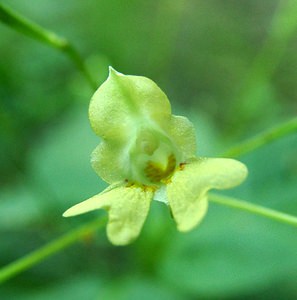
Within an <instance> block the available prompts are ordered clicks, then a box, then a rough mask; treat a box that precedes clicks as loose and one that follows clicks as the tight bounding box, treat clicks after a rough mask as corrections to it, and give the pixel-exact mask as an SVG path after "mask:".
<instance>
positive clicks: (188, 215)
mask: <svg viewBox="0 0 297 300" xmlns="http://www.w3.org/2000/svg"><path fill="white" fill-rule="evenodd" d="M246 176H247V168H246V166H245V165H244V164H242V163H241V162H239V161H237V160H234V159H228V158H201V159H198V160H196V161H193V162H191V163H189V164H186V165H184V166H183V167H182V169H181V170H180V171H176V173H175V174H174V176H173V177H172V178H171V182H170V183H169V184H168V186H167V197H168V201H169V204H170V207H171V210H172V214H173V216H174V219H175V221H176V223H177V228H178V230H180V231H188V230H191V229H192V228H193V227H195V226H196V225H197V224H198V223H199V222H200V221H201V220H202V218H203V217H204V215H205V213H206V211H207V194H206V193H207V191H208V190H209V189H211V188H215V189H228V188H232V187H234V186H236V185H239V184H240V183H241V182H242V181H243V180H244V179H245V178H246Z"/></svg>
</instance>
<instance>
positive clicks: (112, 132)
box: [89, 68, 171, 142]
mask: <svg viewBox="0 0 297 300" xmlns="http://www.w3.org/2000/svg"><path fill="white" fill-rule="evenodd" d="M170 114H171V107H170V103H169V100H168V99H167V97H166V95H165V94H164V92H163V91H162V90H161V89H160V88H159V87H158V86H157V85H156V84H155V83H154V82H153V81H152V80H150V79H148V78H146V77H142V76H131V75H123V74H121V73H118V72H117V71H115V70H114V69H112V68H110V72H109V76H108V79H107V80H106V81H105V82H104V83H103V84H102V85H101V86H100V87H99V88H98V90H97V91H96V92H95V94H94V95H93V97H92V100H91V103H90V107H89V117H90V122H91V126H92V128H93V130H94V131H95V133H96V134H97V135H99V136H101V137H102V138H103V139H112V140H116V141H119V142H125V141H126V140H128V139H129V137H130V135H131V131H133V129H134V128H135V127H137V126H139V123H143V122H144V121H152V122H154V123H156V124H158V125H159V126H161V127H162V126H163V124H164V125H165V126H166V122H168V121H169V120H170Z"/></svg>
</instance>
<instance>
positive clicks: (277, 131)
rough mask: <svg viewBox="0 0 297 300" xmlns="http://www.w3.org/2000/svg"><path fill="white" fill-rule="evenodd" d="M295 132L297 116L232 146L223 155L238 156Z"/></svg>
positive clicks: (296, 130) (296, 129)
mask: <svg viewBox="0 0 297 300" xmlns="http://www.w3.org/2000/svg"><path fill="white" fill-rule="evenodd" d="M294 132H297V117H295V118H293V119H291V120H289V121H287V122H284V123H282V124H280V125H278V126H276V127H274V128H272V129H270V130H267V131H265V132H263V133H260V134H258V135H256V136H254V137H252V138H250V139H248V140H247V141H245V142H242V143H240V144H238V145H236V146H235V147H232V148H231V149H229V150H228V151H226V152H225V153H223V155H222V156H224V157H238V156H241V155H244V154H246V153H249V152H252V151H253V150H256V149H258V148H260V147H262V146H264V145H266V144H269V143H271V142H273V141H275V140H277V139H279V138H281V137H284V136H286V135H288V134H291V133H294Z"/></svg>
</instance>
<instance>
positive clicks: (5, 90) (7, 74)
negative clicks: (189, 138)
mask: <svg viewBox="0 0 297 300" xmlns="http://www.w3.org/2000/svg"><path fill="white" fill-rule="evenodd" d="M2 2H3V3H5V2H6V4H7V5H9V7H11V8H13V9H15V10H16V11H17V12H19V13H20V14H22V15H23V16H26V17H27V18H29V19H31V20H33V21H34V22H36V23H38V24H40V25H41V26H44V27H45V28H48V29H50V30H52V31H54V32H56V33H57V34H59V35H61V36H64V37H66V38H67V39H69V40H70V41H71V42H73V43H74V44H75V46H76V47H77V49H78V50H79V52H80V53H81V54H82V56H83V57H84V58H85V61H86V63H87V65H88V67H89V69H90V71H91V72H92V74H93V76H94V78H96V80H97V83H98V85H99V84H100V83H102V82H103V81H104V80H105V78H106V76H107V71H108V66H109V65H112V66H113V67H114V68H115V69H116V70H118V71H120V72H122V73H124V74H133V75H143V76H147V77H149V78H151V79H153V80H154V81H155V82H156V83H157V84H158V85H159V86H160V87H161V88H162V89H163V90H164V91H165V93H166V94H167V95H168V97H169V99H170V100H171V103H172V109H173V112H174V113H175V114H182V115H186V116H187V117H188V118H189V119H190V120H191V121H192V122H193V123H194V124H195V127H196V129H197V138H198V154H199V155H205V156H215V155H220V154H221V153H222V152H223V151H225V150H227V149H228V148H229V147H230V146H232V145H234V144H235V143H237V142H240V141H242V140H244V139H245V138H248V137H251V136H253V135H254V134H255V133H258V132H261V131H262V130H264V129H268V128H270V127H272V126H274V125H276V124H279V123H280V122H282V121H285V120H289V119H290V118H292V117H294V116H296V111H297V101H296V98H297V85H296V81H297V2H296V1H295V0H289V1H285V0H279V1H276V0H271V1H264V0H263V1H258V0H249V1H248V0H226V1H219V0H210V1H198V0H184V1H183V0H176V1H172V0H161V1H144V0H141V1H140V0H138V1H136V0H130V1H120V0H98V1H95V0H86V1H69V0H68V1H61V2H57V1H50V0H43V1H37V2H36V1H33V0H26V1H21V0H11V1H2ZM0 57H1V64H0V82H1V85H0V97H1V98H0V145H1V147H0V163H1V172H0V182H1V184H0V265H1V266H4V265H6V264H7V263H9V262H11V261H13V260H15V259H17V258H19V257H21V256H23V255H25V254H26V253H29V252H30V251H32V250H34V249H36V248H38V247H40V246H42V245H44V244H45V243H47V242H48V241H51V240H53V239H55V238H56V237H59V236H60V235H62V234H63V233H65V232H67V231H69V230H71V229H73V228H75V227H76V226H78V225H79V224H83V223H85V222H87V221H88V220H92V219H94V218H97V217H98V216H101V215H104V212H93V213H90V214H87V215H83V216H80V217H77V218H73V219H64V218H62V216H61V215H62V213H63V212H64V211H65V210H66V209H67V208H69V207H70V206H72V205H73V204H75V203H77V202H80V201H81V200H83V199H86V198H88V197H90V196H92V195H94V194H96V193H98V192H99V191H101V190H102V189H103V188H104V187H105V186H106V184H105V183H104V182H102V181H101V180H100V178H98V177H97V176H96V174H95V173H94V171H93V170H92V169H91V166H90V163H89V156H90V153H91V151H92V150H93V149H94V148H95V146H96V145H97V144H98V143H99V139H98V138H97V137H96V136H95V135H94V133H93V132H92V131H91V129H90V126H89V123H88V116H87V111H88V104H89V99H90V97H91V95H92V90H91V88H90V87H89V86H88V83H87V82H86V80H85V78H84V77H82V75H81V74H80V73H79V72H78V71H77V69H75V67H74V66H73V64H72V63H71V61H69V59H68V58H67V57H66V56H64V55H63V54H62V53H60V52H58V51H56V50H54V49H52V48H50V47H47V46H45V45H43V44H40V43H38V42H36V41H35V40H33V39H30V38H28V37H26V36H24V35H21V34H19V33H17V32H15V31H14V30H12V29H11V28H9V27H6V26H4V24H1V23H0ZM296 150H297V136H296V134H294V135H290V136H287V137H285V138H282V139H280V140H278V141H277V142H274V143H272V144H270V145H267V146H265V147H263V148H261V149H259V150H257V151H255V152H252V153H250V154H247V155H245V156H243V157H241V158H240V160H241V161H243V162H244V163H246V164H247V166H248V168H249V172H250V174H249V178H248V180H247V181H246V182H245V183H244V184H243V185H242V186H240V187H238V188H236V189H234V190H232V191H229V192H228V194H230V195H233V196H236V197H239V198H242V199H245V200H247V201H250V202H253V203H257V204H260V205H264V206H267V207H271V208H274V209H278V210H280V211H283V212H287V213H290V214H294V215H297V198H296V194H297V193H296V192H297V184H296V182H297V160H296V154H297V151H296ZM296 249H297V234H296V228H294V227H290V226H287V225H283V224H280V223H277V222H274V221H271V220H266V219H264V218H261V217H259V216H254V215H250V214H247V213H245V212H241V211H237V210H232V209H229V208H227V207H226V208H225V207H221V206H217V205H215V204H213V203H210V207H209V212H208V215H207V217H206V218H205V220H204V221H203V223H202V224H201V226H199V227H198V228H196V229H195V230H193V231H192V232H190V233H187V234H181V233H178V232H177V231H176V229H175V224H174V222H173V220H172V219H171V218H170V216H169V213H168V210H167V208H166V207H165V206H164V205H163V204H161V203H158V202H154V203H153V204H152V208H151V211H150V214H149V218H148V220H147V221H146V223H145V226H144V229H143V232H142V234H141V236H140V238H139V239H138V240H137V241H136V242H134V243H133V244H132V245H130V246H127V247H114V246H112V245H111V244H110V243H109V242H108V241H107V239H106V236H105V232H104V230H101V231H98V232H97V233H96V234H95V235H92V236H86V237H85V238H84V239H83V240H81V241H79V242H78V243H77V244H75V245H74V246H72V247H70V248H68V249H65V250H64V251H62V252H60V253H58V254H57V255H55V256H52V257H50V258H49V259H47V260H46V261H44V262H42V263H40V264H38V265H37V266H34V267H33V268H32V269H30V270H27V271H25V272H24V273H22V274H20V275H18V276H17V277H15V278H13V279H11V280H10V281H8V282H6V283H5V284H3V285H1V286H0V299H5V300H6V299H10V300H14V299H41V300H45V299H72V300H75V299H107V300H109V299H116V300H117V299H119V300H123V299H129V300H130V299H132V300H134V299H135V300H136V299H143V300H146V299H148V300H150V299H155V300H159V299H162V300H163V299H165V300H166V299H170V300H171V299H173V300H175V299H190V300H191V299H193V300H194V299H297V250H296Z"/></svg>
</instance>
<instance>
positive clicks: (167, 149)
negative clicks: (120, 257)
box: [63, 68, 248, 245]
mask: <svg viewBox="0 0 297 300" xmlns="http://www.w3.org/2000/svg"><path fill="white" fill-rule="evenodd" d="M89 116H90V122H91V126H92V128H93V130H94V131H95V133H96V134H97V135H98V136H99V137H101V139H102V141H101V143H100V144H99V146H98V147H97V148H96V149H95V150H94V152H93V153H92V157H91V164H92V166H93V168H94V170H95V171H96V172H97V174H98V175H99V176H100V177H101V178H102V179H103V180H105V181H106V182H108V183H109V184H110V186H109V187H108V188H107V189H105V190H104V191H103V192H101V193H100V194H98V195H95V196H93V197H91V198H90V199H88V200H85V201H83V202H81V203H79V204H77V205H75V206H73V207H71V208H70V209H68V210H67V211H66V212H65V213H64V214H63V216H65V217H70V216H75V215H79V214H82V213H86V212H89V211H92V210H95V209H101V208H103V209H106V210H107V211H108V215H109V220H108V225H107V236H108V238H109V240H110V241H111V242H112V243H113V244H115V245H126V244H129V243H131V242H132V241H133V240H134V239H135V238H137V237H138V235H139V234H140V231H141V228H142V226H143V224H144V222H145V219H146V217H147V214H148V212H149V208H150V203H151V201H152V200H153V199H154V200H158V201H162V202H164V203H166V204H167V205H168V207H169V208H170V210H171V212H172V216H173V218H174V220H175V222H176V224H177V229H178V230H180V231H189V230H191V229H193V228H194V227H195V226H197V225H198V224H199V223H200V222H201V220H202V219H203V217H204V216H205V214H206V211H207V206H208V201H207V192H208V190H210V189H229V188H232V187H234V186H237V185H239V184H240V183H241V182H243V180H244V179H245V178H246V176H247V173H248V172H247V168H246V166H245V165H244V164H242V163H241V162H239V161H237V160H234V159H228V158H201V157H197V156H196V138H195V131H194V126H193V124H192V123H191V122H190V121H189V120H188V119H187V118H185V117H181V116H175V115H172V114H171V107H170V103H169V100H168V99H167V97H166V95H165V94H164V93H163V92H162V90H161V89H160V88H159V87H158V86H157V85H156V84H155V83H154V82H153V81H152V80H150V79H148V78H146V77H142V76H130V75H129V76H126V75H123V74H121V73H118V72H117V71H115V70H114V69H112V68H110V72H109V76H108V78H107V80H106V81H105V82H104V83H103V84H102V85H101V86H100V87H99V88H98V90H97V91H96V92H95V94H94V96H93V98H92V100H91V103H90V108H89Z"/></svg>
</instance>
